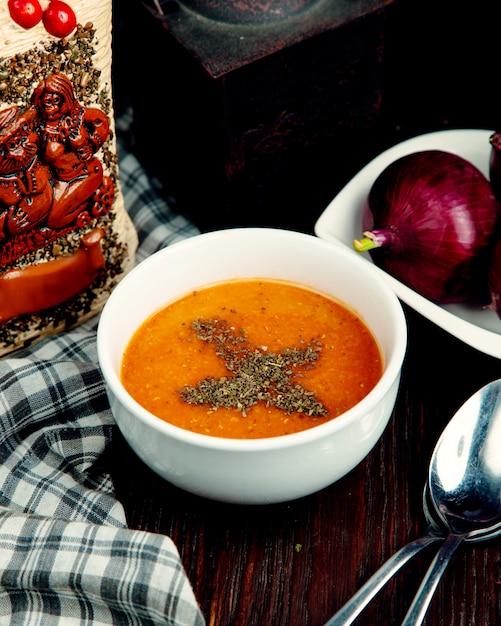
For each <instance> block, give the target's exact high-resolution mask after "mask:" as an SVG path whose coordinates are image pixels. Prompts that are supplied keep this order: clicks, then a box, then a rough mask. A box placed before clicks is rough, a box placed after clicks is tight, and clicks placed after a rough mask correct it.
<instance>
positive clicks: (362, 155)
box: [114, 0, 501, 232]
mask: <svg viewBox="0 0 501 626" xmlns="http://www.w3.org/2000/svg"><path fill="white" fill-rule="evenodd" d="M225 4H226V6H227V7H228V6H232V7H233V6H234V5H232V4H231V3H230V4H229V5H228V3H225V2H221V1H219V0H190V1H187V2H175V1H172V0H163V1H162V0H129V1H128V2H127V3H120V2H116V3H115V7H114V92H115V105H116V111H117V114H118V115H120V114H121V113H122V112H123V111H124V110H125V109H129V110H130V109H132V111H133V124H132V126H131V132H130V135H129V139H130V146H129V147H130V149H131V150H132V151H133V152H134V153H135V154H136V156H137V157H138V158H139V160H140V161H141V163H142V164H143V165H144V166H145V167H146V168H147V169H148V170H149V171H150V173H151V174H152V175H154V176H156V177H158V178H159V179H160V181H161V182H162V183H163V185H164V188H165V193H166V194H167V195H168V197H169V202H170V203H171V206H173V208H174V209H175V210H177V211H178V212H180V213H183V214H185V215H187V216H188V217H189V218H190V219H192V221H193V222H195V223H196V224H197V225H198V226H199V227H200V228H201V230H212V229H214V228H225V227H232V226H251V225H255V226H272V227H285V228H293V229H298V230H304V231H306V232H313V227H314V224H315V222H316V220H317V219H318V217H319V215H320V214H321V213H322V211H323V210H324V209H325V208H326V206H327V205H328V204H329V202H330V201H331V200H332V198H333V197H334V196H335V195H336V194H337V192H338V191H339V190H340V189H341V188H342V187H343V186H344V185H345V184H346V183H347V182H348V181H349V180H350V178H351V177H352V176H354V175H355V174H356V173H357V171H358V170H359V169H360V168H361V167H363V166H364V165H365V164H366V163H367V162H368V161H369V160H370V159H371V158H373V157H374V156H376V155H377V154H378V153H379V152H381V150H384V149H385V148H388V147H390V146H391V145H393V144H395V143H397V142H399V141H402V140H404V139H406V138H408V137H411V136H414V135H417V134H421V133H426V132H430V131H434V130H442V129H452V128H484V129H492V130H497V129H498V128H501V103H500V95H499V86H498V85H497V80H498V76H499V69H498V66H499V62H500V61H501V52H500V50H499V34H498V31H499V14H500V12H501V3H499V2H492V1H490V2H487V1H483V0H480V1H478V0H477V2H475V3H458V2H452V1H450V0H442V1H440V2H437V1H436V0H419V1H417V0H393V1H391V0H386V1H384V0H382V1H379V2H376V1H370V0H365V1H359V2H349V1H347V0H344V1H340V2H336V0H331V1H330V2H324V1H322V0H319V1H317V2H315V1H313V2H308V1H305V2H303V3H302V2H301V0H284V3H283V6H284V7H286V8H290V7H292V9H291V11H292V13H291V15H290V16H289V17H287V16H286V17H281V18H280V19H277V18H276V14H275V16H273V15H271V16H268V15H266V14H262V13H261V14H259V13H254V14H253V13H252V8H253V7H263V3H253V2H252V1H251V0H249V1H248V2H247V5H248V6H249V7H250V9H251V12H250V14H245V15H243V16H242V17H243V19H242V21H240V22H239V21H238V20H235V17H234V15H230V16H229V17H228V19H227V16H226V15H225V13H224V6H225ZM241 4H245V3H241ZM271 4H272V5H273V4H274V5H275V7H276V5H280V1H279V0H276V1H275V3H271ZM298 6H299V7H300V10H297V7H298ZM301 7H302V8H301ZM206 9H207V10H206ZM256 10H257V9H256ZM218 11H220V12H221V15H220V14H219V13H218ZM486 149H487V148H486Z"/></svg>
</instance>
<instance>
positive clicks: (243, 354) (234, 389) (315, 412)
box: [180, 319, 328, 416]
mask: <svg viewBox="0 0 501 626" xmlns="http://www.w3.org/2000/svg"><path fill="white" fill-rule="evenodd" d="M191 328H192V329H193V330H194V331H195V334H196V337H197V339H200V340H201V341H206V342H208V343H211V344H214V348H215V350H216V354H217V355H218V356H219V357H221V358H222V359H223V361H224V363H225V366H226V369H227V370H228V372H230V373H231V374H232V376H222V377H220V378H214V377H210V376H208V377H207V378H204V379H203V380H201V381H200V382H199V383H198V384H197V385H196V386H194V387H190V386H186V387H184V388H183V389H181V390H180V394H181V398H182V400H183V401H184V402H187V403H189V404H197V405H202V404H206V405H209V406H210V407H211V409H213V410H215V409H217V408H219V407H224V408H231V409H237V411H239V412H240V413H242V415H243V416H246V415H247V412H248V411H249V409H250V408H251V407H252V406H253V405H255V404H257V403H258V402H264V403H265V404H266V406H267V407H269V406H274V407H276V408H277V409H280V410H282V411H284V412H285V413H286V414H287V415H291V414H292V413H295V412H297V413H302V414H305V415H308V416H326V415H327V414H328V411H327V409H326V408H325V407H324V406H323V404H322V403H321V402H320V401H319V400H318V399H317V397H316V396H315V394H314V393H313V392H312V391H308V390H307V389H305V388H304V387H303V386H302V385H300V384H299V383H297V382H296V381H295V380H294V379H295V378H297V377H298V376H300V375H301V374H300V372H298V371H297V370H299V369H301V368H302V369H311V368H312V367H314V363H315V362H316V361H318V359H319V358H320V354H321V351H322V344H321V343H320V342H319V341H316V340H311V341H310V343H308V344H307V345H306V346H305V347H302V348H285V349H284V350H282V351H281V352H275V353H274V352H268V351H267V350H266V349H265V348H264V347H263V346H261V347H257V348H252V347H251V346H250V344H249V342H248V341H247V339H246V337H245V331H244V330H239V331H236V330H235V328H234V327H233V326H230V325H229V324H228V323H227V322H226V321H225V320H219V319H209V320H196V321H195V322H193V323H192V324H191Z"/></svg>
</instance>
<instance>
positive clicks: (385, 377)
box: [97, 227, 407, 453]
mask: <svg viewBox="0 0 501 626" xmlns="http://www.w3.org/2000/svg"><path fill="white" fill-rule="evenodd" d="M243 231H245V234H246V235H248V234H251V235H254V236H259V237H263V236H264V237H266V236H270V232H271V233H277V232H279V233H280V234H281V235H282V236H283V235H285V236H290V237H291V239H293V238H296V239H297V240H299V239H304V238H308V239H314V240H315V241H316V242H318V244H315V245H319V246H323V247H326V248H329V249H331V250H333V251H334V252H335V254H336V255H338V256H339V257H341V258H344V259H346V262H348V263H351V264H356V265H357V266H358V267H359V268H360V270H361V271H362V272H363V273H365V274H370V276H371V280H373V281H374V282H375V283H377V285H378V288H379V290H380V291H381V292H382V293H383V294H385V297H386V298H387V300H388V304H389V306H390V307H391V311H392V314H393V316H394V319H395V324H394V325H393V328H394V331H395V346H394V349H393V351H392V354H391V355H390V358H389V359H388V361H387V363H386V364H385V369H384V372H383V374H382V376H381V378H380V380H379V381H378V383H377V384H376V386H375V387H374V388H373V389H372V390H371V391H369V393H368V394H367V395H366V396H365V397H364V398H362V400H360V401H359V402H358V403H357V404H356V405H355V406H353V407H352V408H351V409H348V410H347V411H345V412H344V413H342V414H341V415H339V416H337V417H335V418H332V419H330V420H327V421H325V422H323V423H322V424H318V425H316V426H312V427H311V428H308V429H306V430H303V431H300V432H296V433H290V434H286V435H278V436H274V437H262V438H254V439H237V438H231V437H216V436H214V435H205V434H202V433H196V432H192V431H189V430H186V429H184V428H181V427H179V426H176V425H174V424H171V423H170V422H166V421H164V420H162V419H161V418H159V417H157V416H156V415H154V414H153V413H151V412H150V411H148V410H147V409H145V408H144V407H143V406H141V405H140V404H139V403H138V402H137V401H136V400H134V398H133V397H132V396H131V395H130V394H129V393H128V392H127V391H126V390H125V388H124V387H123V385H122V384H121V382H120V378H119V375H118V374H117V372H116V371H115V367H114V365H113V363H112V359H111V356H110V355H109V354H108V352H107V351H106V349H105V344H106V338H105V335H106V328H107V326H109V325H110V324H111V323H112V322H111V320H112V308H113V305H114V302H115V300H116V299H118V294H119V292H120V291H123V289H125V288H126V287H127V283H128V282H129V280H132V277H133V274H135V273H136V271H144V270H147V269H148V266H149V265H150V264H153V263H158V261H159V259H161V258H162V257H164V256H169V255H170V254H171V251H172V250H173V249H174V248H175V249H176V250H178V249H179V248H180V247H188V248H189V247H192V246H194V245H196V244H197V241H198V240H200V239H201V238H203V239H214V238H218V237H220V236H221V234H222V233H224V235H225V236H228V233H236V234H243ZM230 236H231V234H230ZM271 236H273V235H271ZM138 268H141V269H140V270H138ZM406 350H407V322H406V318H405V314H404V311H403V308H402V305H401V303H400V300H399V299H398V297H397V296H396V294H395V293H394V292H393V291H392V289H391V288H390V287H389V285H388V284H387V282H386V281H385V280H384V278H383V277H382V276H381V275H380V273H379V272H377V270H376V269H375V268H374V267H373V266H372V265H371V264H369V263H366V262H364V260H363V259H360V258H358V257H356V256H354V255H352V254H351V253H350V251H349V250H345V249H344V248H343V247H341V246H338V245H337V244H335V243H332V242H328V241H325V240H323V239H320V238H319V237H316V236H315V235H310V234H307V233H302V232H297V231H293V230H286V229H280V228H261V227H250V228H231V229H224V230H216V231H210V232H207V233H201V234H196V235H193V236H191V237H188V238H186V239H183V240H181V241H177V242H175V243H173V244H171V245H169V246H167V247H165V248H162V249H160V250H158V251H156V252H154V253H153V254H151V255H150V256H149V257H147V258H146V259H144V260H143V261H140V262H139V263H138V264H137V265H136V266H135V267H134V268H133V269H132V270H131V271H130V272H129V273H128V274H127V275H126V276H124V278H123V279H122V280H121V281H120V283H119V284H118V285H117V286H116V287H115V289H114V291H113V292H112V293H111V294H110V296H109V298H108V300H107V302H106V303H105V305H104V307H103V310H102V312H101V314H100V319H99V323H98V328H97V353H98V362H99V367H100V369H101V372H102V375H103V379H104V381H105V384H106V386H107V387H108V388H109V390H110V391H111V392H112V394H113V395H114V396H115V398H119V400H120V402H121V403H122V404H123V405H124V407H125V408H126V409H127V410H128V411H129V412H130V413H131V414H134V415H135V418H136V419H139V420H140V421H141V422H143V423H145V424H147V425H148V426H150V427H152V428H153V429H154V430H156V431H160V432H161V433H164V434H166V435H168V436H170V437H172V438H174V439H176V440H179V441H180V442H183V443H185V444H189V445H191V446H193V447H200V448H205V449H211V450H214V451H218V450H219V451H223V450H227V451H234V452H242V453H245V452H255V451H257V450H271V449H276V450H278V449H281V448H290V447H295V446H299V445H303V444H304V443H306V442H311V441H314V440H317V439H322V438H324V437H325V436H327V435H332V434H334V433H335V432H337V431H338V430H341V429H343V428H345V427H346V426H347V425H349V424H350V423H353V422H356V421H357V419H358V418H359V417H360V416H363V415H365V414H366V413H367V412H368V410H369V409H370V408H371V407H373V406H375V405H377V404H378V403H379V401H380V400H381V399H382V398H383V397H384V395H385V394H386V393H387V392H388V390H389V389H390V388H391V386H392V385H393V384H394V382H395V380H396V379H397V378H399V377H400V372H401V368H402V364H403V362H404V358H405V354H406ZM115 419H116V418H115ZM116 421H117V423H118V426H119V427H120V421H119V419H116Z"/></svg>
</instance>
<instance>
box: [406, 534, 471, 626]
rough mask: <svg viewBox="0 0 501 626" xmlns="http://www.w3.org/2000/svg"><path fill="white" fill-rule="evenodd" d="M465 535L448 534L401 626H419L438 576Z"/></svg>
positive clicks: (438, 579) (443, 570)
mask: <svg viewBox="0 0 501 626" xmlns="http://www.w3.org/2000/svg"><path fill="white" fill-rule="evenodd" d="M465 537H466V535H464V534H456V533H451V534H450V535H448V537H447V539H446V540H445V542H444V544H443V546H442V547H441V548H440V550H439V551H438V552H437V554H436V555H435V558H434V559H433V561H432V562H431V564H430V567H429V568H428V571H427V572H426V574H425V577H424V578H423V581H422V583H421V585H420V587H419V589H418V590H417V593H416V595H415V597H414V600H413V601H412V604H411V606H410V608H409V610H408V611H407V615H406V616H405V618H404V621H403V622H402V626H419V624H421V623H422V621H423V619H424V616H425V615H426V611H427V610H428V607H429V606H430V602H431V599H432V598H433V594H434V593H435V590H436V588H437V586H438V583H439V582H440V578H441V576H442V574H443V573H444V572H445V569H446V567H447V565H449V562H450V560H451V557H452V555H453V554H454V552H455V551H456V549H457V548H458V546H459V544H460V543H461V542H462V541H463V539H464V538H465Z"/></svg>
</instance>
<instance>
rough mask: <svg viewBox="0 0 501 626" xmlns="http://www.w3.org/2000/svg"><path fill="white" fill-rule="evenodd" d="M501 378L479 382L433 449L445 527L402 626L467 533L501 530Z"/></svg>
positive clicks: (415, 615) (416, 614) (434, 482)
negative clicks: (474, 391)
mask: <svg viewBox="0 0 501 626" xmlns="http://www.w3.org/2000/svg"><path fill="white" fill-rule="evenodd" d="M500 441H501V381H500V380H496V381H494V382H492V383H489V384H488V385H485V387H482V389H480V390H479V391H477V393H475V394H474V395H473V396H472V397H471V398H470V399H469V400H467V401H466V402H465V404H463V406H462V407H461V408H460V409H459V411H458V412H457V413H456V415H455V416H454V418H453V419H452V420H451V422H450V423H449V424H448V426H447V427H446V429H445V430H444V432H443V433H442V435H441V437H440V439H439V440H438V443H437V445H436V447H435V450H434V452H433V456H432V460H431V463H430V470H429V475H428V487H429V491H430V498H431V500H432V502H433V504H434V506H435V509H436V511H437V513H438V515H439V516H440V517H441V519H442V520H443V521H444V523H445V524H446V525H447V527H448V528H449V534H448V536H447V539H446V540H445V542H444V544H443V546H442V547H441V548H440V550H439V552H438V553H437V555H436V556H435V558H434V559H433V561H432V563H431V565H430V567H429V569H428V571H427V573H426V575H425V577H424V579H423V582H422V583H421V586H420V587H419V589H418V591H417V594H416V597H415V598H414V600H413V602H412V604H411V606H410V608H409V611H408V612H407V615H406V616H405V619H404V621H403V622H402V626H411V625H413V626H417V625H418V624H421V622H422V621H423V619H424V616H425V615H426V611H427V610H428V606H429V604H430V602H431V599H432V597H433V594H434V593H435V589H436V588H437V586H438V583H439V581H440V577H441V576H442V574H443V572H444V571H445V569H446V567H447V565H448V564H449V562H450V559H451V557H452V555H453V554H454V552H455V551H456V550H457V548H458V546H459V545H460V544H461V542H462V541H464V540H465V539H466V538H467V537H468V536H469V535H471V534H472V533H476V534H477V535H478V533H479V531H486V530H487V529H489V530H490V531H494V530H495V529H497V532H498V533H499V532H501V456H500V455H499V442H500Z"/></svg>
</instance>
